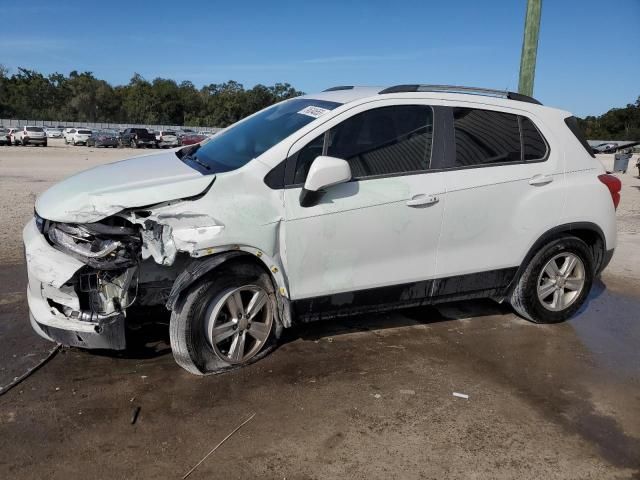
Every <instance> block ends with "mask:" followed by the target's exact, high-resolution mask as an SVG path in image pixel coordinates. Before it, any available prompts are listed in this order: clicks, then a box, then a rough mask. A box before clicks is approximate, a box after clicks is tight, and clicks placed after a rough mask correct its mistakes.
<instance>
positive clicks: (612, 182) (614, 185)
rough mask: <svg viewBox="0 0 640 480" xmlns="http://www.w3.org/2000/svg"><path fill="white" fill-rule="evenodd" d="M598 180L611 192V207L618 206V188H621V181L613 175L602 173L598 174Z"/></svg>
mask: <svg viewBox="0 0 640 480" xmlns="http://www.w3.org/2000/svg"><path fill="white" fill-rule="evenodd" d="M598 180H600V181H601V182H602V183H604V184H605V185H606V186H607V188H608V189H609V193H611V200H613V207H614V208H616V209H617V208H618V204H619V203H620V190H622V182H621V181H620V179H619V178H617V177H614V176H613V175H608V174H603V175H598Z"/></svg>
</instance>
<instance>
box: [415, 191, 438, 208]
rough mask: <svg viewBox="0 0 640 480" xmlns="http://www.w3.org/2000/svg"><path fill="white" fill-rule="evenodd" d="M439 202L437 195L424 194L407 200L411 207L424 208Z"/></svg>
mask: <svg viewBox="0 0 640 480" xmlns="http://www.w3.org/2000/svg"><path fill="white" fill-rule="evenodd" d="M439 201H440V199H439V198H438V196H437V195H425V194H424V193H421V194H419V195H414V196H413V197H412V198H411V200H407V205H408V206H409V207H423V206H427V205H433V204H435V203H438V202H439Z"/></svg>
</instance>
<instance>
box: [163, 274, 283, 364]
mask: <svg viewBox="0 0 640 480" xmlns="http://www.w3.org/2000/svg"><path fill="white" fill-rule="evenodd" d="M281 332H282V325H281V323H280V321H279V318H278V309H277V306H276V299H275V290H274V288H273V284H272V283H271V279H270V276H269V274H268V273H266V272H264V271H263V270H261V269H260V268H259V267H256V266H253V265H242V264H236V265H234V266H231V267H221V269H220V270H216V271H215V272H214V273H213V275H212V276H211V277H208V278H204V279H202V280H200V281H198V282H197V283H196V284H194V285H193V286H192V287H191V288H190V289H189V291H188V292H187V293H186V294H185V295H184V300H183V301H182V302H181V303H180V305H179V307H178V308H176V310H175V311H174V312H172V315H171V323H170V337H171V348H172V350H173V356H174V358H175V360H176V362H177V363H178V364H179V365H180V366H181V367H183V368H184V369H186V370H187V371H189V372H191V373H194V374H197V375H203V374H207V373H218V372H221V371H225V370H229V369H231V368H234V367H238V366H241V365H246V364H249V363H251V362H253V361H256V360H257V359H259V358H262V357H263V356H264V355H266V354H267V353H268V352H269V351H271V350H272V349H273V348H274V347H275V346H276V344H277V340H278V338H279V337H280V334H281Z"/></svg>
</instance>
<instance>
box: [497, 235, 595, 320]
mask: <svg viewBox="0 0 640 480" xmlns="http://www.w3.org/2000/svg"><path fill="white" fill-rule="evenodd" d="M562 253H572V254H574V255H576V256H577V257H578V258H579V259H580V260H581V261H582V263H583V265H584V285H583V287H582V290H581V291H580V293H579V295H578V296H577V297H576V298H575V300H573V301H572V303H570V304H569V306H568V307H566V308H564V309H562V310H558V311H552V310H549V309H548V308H546V307H545V306H544V304H543V303H542V301H540V299H539V298H538V280H539V278H540V274H541V272H542V270H543V269H544V267H545V266H546V265H547V263H548V262H549V261H550V260H551V259H552V258H553V257H555V256H556V255H558V254H562ZM594 263H595V262H594V260H593V254H592V253H591V250H590V249H589V247H588V246H587V244H586V243H585V242H583V241H582V240H580V239H579V238H577V237H570V236H567V237H562V238H559V239H557V240H554V241H552V242H550V243H549V244H547V245H545V246H544V247H543V248H542V249H540V251H539V252H538V253H536V254H535V255H534V256H533V258H532V259H531V260H530V261H529V264H528V265H527V267H526V268H525V270H524V272H522V275H521V276H520V278H519V279H518V281H517V283H516V286H515V288H514V289H513V292H512V293H511V297H510V300H509V301H510V303H511V306H512V307H513V309H514V310H515V311H516V312H517V313H518V314H519V315H520V316H521V317H523V318H525V319H527V320H530V321H532V322H534V323H559V322H563V321H565V320H567V319H568V318H570V317H571V316H572V315H573V314H575V313H576V312H577V311H578V310H579V309H580V307H581V306H582V304H583V303H584V301H585V300H586V298H587V296H588V295H589V292H590V290H591V285H592V284H593V278H594V275H595V265H594ZM556 288H557V287H556Z"/></svg>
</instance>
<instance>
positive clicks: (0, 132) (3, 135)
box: [0, 127, 11, 145]
mask: <svg viewBox="0 0 640 480" xmlns="http://www.w3.org/2000/svg"><path fill="white" fill-rule="evenodd" d="M0 145H11V134H10V133H9V129H8V128H4V127H0Z"/></svg>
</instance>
